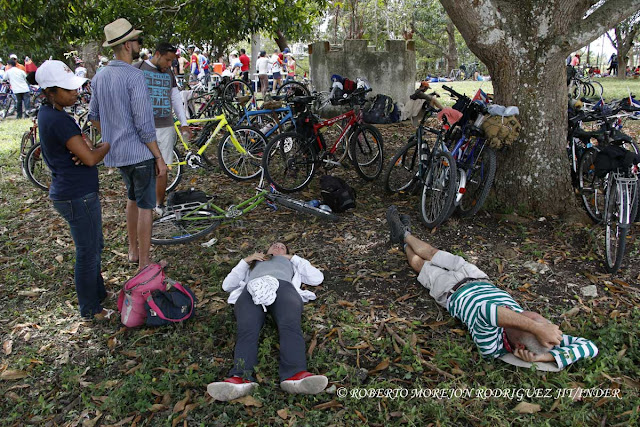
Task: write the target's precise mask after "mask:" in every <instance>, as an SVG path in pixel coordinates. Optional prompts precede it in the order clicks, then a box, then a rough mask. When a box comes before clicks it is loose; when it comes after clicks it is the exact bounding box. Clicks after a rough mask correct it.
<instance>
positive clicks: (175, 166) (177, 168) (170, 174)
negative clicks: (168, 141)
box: [167, 148, 182, 193]
mask: <svg viewBox="0 0 640 427" xmlns="http://www.w3.org/2000/svg"><path fill="white" fill-rule="evenodd" d="M181 178H182V165H181V164H180V154H178V151H177V150H176V149H175V148H174V149H173V152H172V158H171V161H170V162H169V163H167V193H168V192H170V191H173V190H175V188H176V187H177V186H178V184H179V183H180V179H181Z"/></svg>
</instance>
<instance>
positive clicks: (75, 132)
mask: <svg viewBox="0 0 640 427" xmlns="http://www.w3.org/2000/svg"><path fill="white" fill-rule="evenodd" d="M34 74H35V81H36V82H37V84H38V85H40V87H41V88H42V89H43V91H44V94H45V98H46V100H45V102H44V103H43V105H42V107H40V111H39V112H38V129H39V131H40V143H41V147H42V155H43V157H44V161H45V162H46V164H47V166H48V167H49V169H50V170H51V187H50V188H49V197H50V198H51V200H52V201H53V207H54V208H55V209H56V211H58V213H60V215H61V216H62V217H63V218H64V219H65V220H66V221H67V223H68V224H69V227H70V228H71V236H72V237H73V241H74V243H75V246H76V262H75V286H76V292H77V294H78V302H79V305H80V314H81V315H82V317H84V318H85V319H94V320H105V319H109V318H110V317H111V315H112V314H113V312H114V311H113V310H108V309H104V308H102V305H101V302H102V300H104V299H105V298H106V297H107V292H106V290H105V287H104V281H103V279H102V274H101V256H102V248H103V246H104V243H103V237H102V213H101V207H100V198H99V195H98V169H97V167H96V165H97V164H98V163H99V162H100V161H101V160H102V159H103V158H104V156H105V155H106V154H107V152H108V151H109V148H110V146H109V143H108V142H103V143H101V144H98V145H97V146H96V147H93V148H91V147H89V145H88V144H87V143H86V142H85V141H84V139H83V138H82V132H81V131H80V127H79V126H78V124H77V123H76V122H75V120H74V119H73V118H72V117H71V116H70V115H69V114H67V113H66V112H65V111H64V108H65V107H69V106H71V105H73V104H74V103H75V102H76V99H77V98H78V88H79V87H81V86H82V85H83V84H84V83H85V82H86V81H87V79H85V78H82V77H78V76H76V75H74V73H73V71H71V69H70V68H69V67H68V66H67V65H66V64H64V63H63V62H61V61H51V60H49V61H45V62H44V64H42V65H41V66H40V68H38V70H37V71H36V72H35V73H31V74H30V75H29V79H30V80H33V77H34ZM74 157H75V158H77V159H78V160H80V161H81V162H82V164H78V165H77V164H76V162H75V161H74Z"/></svg>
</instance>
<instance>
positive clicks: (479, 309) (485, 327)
mask: <svg viewBox="0 0 640 427" xmlns="http://www.w3.org/2000/svg"><path fill="white" fill-rule="evenodd" d="M500 306H503V307H509V308H510V309H512V310H513V311H515V312H518V313H521V312H522V311H523V310H522V307H520V305H518V303H517V302H515V300H514V299H513V298H512V297H511V295H509V294H508V293H506V292H505V291H503V290H501V289H498V288H496V287H495V286H493V285H492V284H489V283H486V282H472V283H469V284H467V285H464V286H462V287H461V288H460V289H458V290H457V291H456V292H455V293H454V294H453V295H451V297H450V298H449V304H448V307H447V310H448V311H449V313H451V315H452V316H453V317H456V318H458V319H460V320H461V321H462V323H464V324H465V325H467V328H468V329H469V332H471V338H472V339H473V342H475V343H476V345H477V346H478V350H479V351H480V354H481V355H482V356H485V357H500V356H502V355H503V354H505V353H507V351H506V350H505V348H504V344H503V342H502V331H503V328H500V327H498V307H500Z"/></svg>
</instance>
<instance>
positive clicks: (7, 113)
mask: <svg viewBox="0 0 640 427" xmlns="http://www.w3.org/2000/svg"><path fill="white" fill-rule="evenodd" d="M12 106H13V108H11V107H12ZM3 111H4V113H3V114H2V118H3V119H6V118H7V117H8V116H10V115H12V114H13V113H14V111H15V105H13V96H11V95H7V100H6V102H5V105H4V109H3Z"/></svg>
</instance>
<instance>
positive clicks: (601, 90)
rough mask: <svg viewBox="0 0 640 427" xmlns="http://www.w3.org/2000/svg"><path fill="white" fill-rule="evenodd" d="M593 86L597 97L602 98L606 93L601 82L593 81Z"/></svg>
mask: <svg viewBox="0 0 640 427" xmlns="http://www.w3.org/2000/svg"><path fill="white" fill-rule="evenodd" d="M591 86H593V89H594V94H595V96H599V97H602V94H603V93H604V88H603V87H602V85H601V84H600V82H598V81H595V80H593V81H591Z"/></svg>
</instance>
